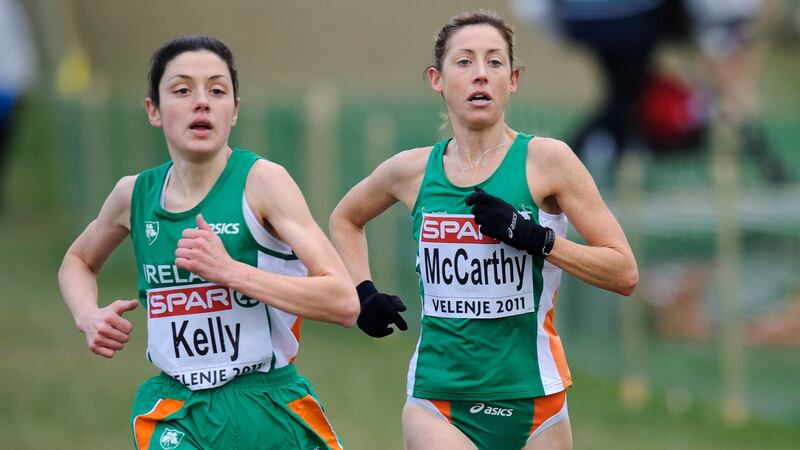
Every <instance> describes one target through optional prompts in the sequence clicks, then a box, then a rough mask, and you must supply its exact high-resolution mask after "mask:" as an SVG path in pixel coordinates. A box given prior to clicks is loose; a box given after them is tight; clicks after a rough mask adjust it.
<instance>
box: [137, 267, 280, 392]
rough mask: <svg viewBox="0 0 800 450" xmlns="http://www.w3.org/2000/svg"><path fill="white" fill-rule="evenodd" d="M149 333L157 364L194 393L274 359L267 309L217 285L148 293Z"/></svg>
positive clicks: (211, 284) (260, 366)
mask: <svg viewBox="0 0 800 450" xmlns="http://www.w3.org/2000/svg"><path fill="white" fill-rule="evenodd" d="M258 306H261V307H260V308H257V307H258ZM147 330H148V355H149V356H150V359H151V360H152V362H153V363H154V364H155V365H156V367H158V368H159V369H161V370H163V371H164V372H165V373H167V374H168V375H170V376H172V377H173V378H175V379H176V380H178V381H180V382H181V383H183V384H184V385H186V386H187V387H189V388H190V389H205V388H209V387H215V386H220V385H222V384H225V383H226V382H228V381H230V380H231V379H233V378H234V377H235V376H237V375H241V374H244V373H248V372H251V371H255V370H258V369H260V368H262V367H264V366H265V365H266V364H267V363H268V362H269V361H270V358H271V357H272V345H271V341H270V335H269V326H268V319H267V317H266V308H264V307H263V305H261V304H260V302H258V301H256V300H253V299H250V298H248V297H245V296H243V295H242V294H241V293H239V292H237V291H234V290H233V289H230V288H228V287H225V286H220V285H217V284H214V283H202V284H191V285H183V286H173V287H163V288H155V289H149V290H148V291H147Z"/></svg>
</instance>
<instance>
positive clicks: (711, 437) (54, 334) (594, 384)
mask: <svg viewBox="0 0 800 450" xmlns="http://www.w3.org/2000/svg"><path fill="white" fill-rule="evenodd" d="M64 228H65V227H64V226H63V225H62V224H61V223H60V221H59V219H58V218H52V217H47V216H44V215H39V216H29V217H11V216H9V215H6V216H5V217H4V219H3V220H2V222H0V248H2V249H3V258H2V260H1V261H2V262H1V263H0V282H1V283H2V286H3V287H4V289H3V301H2V302H1V303H0V308H1V310H0V338H2V342H3V343H4V345H3V347H2V350H0V352H2V359H3V361H4V363H3V365H2V369H1V370H0V386H2V387H0V390H1V391H0V398H1V399H2V401H0V448H3V449H19V450H24V449H45V448H46V449H87V450H89V449H117V448H129V447H130V445H131V438H130V432H129V425H128V414H129V408H130V403H131V399H132V397H133V395H134V392H135V390H136V388H137V387H138V385H139V384H140V383H141V382H142V381H143V380H144V379H145V378H146V377H148V376H151V375H153V374H155V370H154V369H153V367H151V366H149V365H147V363H146V362H145V360H144V348H145V341H146V337H145V332H144V325H145V324H144V320H143V319H144V316H143V314H142V313H141V311H136V312H134V313H133V314H132V320H133V322H134V326H135V331H134V333H133V338H132V342H131V343H130V344H129V345H128V347H127V348H126V349H125V350H124V351H123V352H122V353H120V354H119V355H118V356H117V357H115V358H114V359H113V360H105V359H102V358H100V357H96V356H94V355H93V354H91V353H90V352H89V351H88V350H87V349H86V345H85V341H84V339H83V336H82V335H80V334H79V333H78V332H77V331H75V329H74V326H73V324H72V320H71V318H70V316H69V313H68V311H67V310H66V308H65V306H64V305H63V303H62V301H61V299H60V297H59V295H58V291H57V286H56V271H57V269H58V264H59V261H60V257H61V255H62V253H63V251H64V250H65V249H66V246H67V239H68V236H66V233H64V232H62V231H60V230H62V229H64ZM130 257H131V255H130V248H129V246H128V245H127V244H125V245H124V246H123V247H122V248H121V250H120V251H119V252H118V254H116V255H115V256H114V257H112V259H111V260H110V261H109V262H108V264H107V267H106V270H105V272H104V273H103V275H102V276H101V296H102V298H103V301H104V302H107V301H111V300H113V299H116V298H129V297H130V296H131V295H132V294H133V293H134V281H133V277H132V275H131V272H130V270H131V266H132V263H131V260H130ZM411 301H413V300H411V299H409V302H411ZM415 338H416V337H415V336H413V335H412V332H409V333H406V334H404V335H402V336H394V337H392V338H390V339H385V340H374V339H370V338H367V337H366V336H364V335H363V334H361V333H360V331H359V330H357V329H343V328H339V327H335V326H332V325H326V324H318V323H310V322H307V323H306V324H305V326H304V328H303V341H302V343H303V345H302V349H301V352H300V357H299V359H298V366H299V369H300V371H301V372H302V373H303V374H304V375H306V376H307V377H308V378H309V379H310V380H311V381H312V383H313V384H314V385H315V387H316V390H317V392H318V394H319V395H320V397H321V398H322V400H323V402H324V403H325V405H326V407H327V408H328V411H329V414H330V417H331V420H332V422H333V424H334V425H335V427H336V429H337V431H338V433H339V434H340V436H341V437H342V439H343V440H344V443H345V444H346V445H347V447H348V448H351V449H364V450H371V449H387V450H388V449H399V448H402V444H401V432H400V410H401V407H402V404H403V400H404V385H405V371H406V365H407V361H408V358H409V356H410V354H411V352H412V351H413V346H414V344H415ZM567 348H568V351H569V342H567ZM576 359H578V360H580V361H576V362H577V363H576V364H573V376H574V379H575V386H574V387H573V388H572V389H571V390H570V393H569V405H570V416H571V420H572V423H573V427H574V439H575V448H576V449H643V448H647V449H704V450H708V449H793V448H797V443H798V442H800V429H798V427H797V426H796V424H791V423H788V424H783V425H781V424H776V423H766V422H764V421H763V420H761V419H756V420H754V421H752V422H751V423H750V424H749V425H747V426H746V427H743V428H729V427H727V426H725V425H723V424H722V423H721V422H720V419H719V416H718V413H717V411H716V409H714V407H713V405H712V404H710V403H708V404H707V403H705V402H704V401H702V399H701V400H700V401H698V402H695V403H694V404H693V405H692V406H691V408H689V409H688V410H687V411H686V412H685V413H682V414H680V415H675V414H673V413H670V412H669V411H670V408H668V407H667V406H666V404H665V401H664V398H665V396H664V395H663V391H660V390H659V389H658V388H656V390H654V392H653V394H652V398H653V401H651V402H650V404H649V405H648V407H647V408H646V409H645V410H644V411H642V412H640V413H629V412H625V411H624V410H623V409H622V408H621V407H620V406H619V403H618V401H617V381H616V379H615V378H614V377H613V376H608V375H603V371H602V370H586V369H585V368H584V367H585V364H588V367H590V368H591V364H592V363H591V359H590V358H586V357H583V356H580V355H578V354H576ZM670 367H672V366H670ZM672 369H673V370H674V369H675V368H674V367H672Z"/></svg>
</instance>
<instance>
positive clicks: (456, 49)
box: [453, 48, 505, 53]
mask: <svg viewBox="0 0 800 450" xmlns="http://www.w3.org/2000/svg"><path fill="white" fill-rule="evenodd" d="M503 50H505V49H502V48H490V49H489V50H487V51H486V53H496V52H502V51H503ZM453 51H454V52H467V53H475V50H473V49H471V48H454V49H453Z"/></svg>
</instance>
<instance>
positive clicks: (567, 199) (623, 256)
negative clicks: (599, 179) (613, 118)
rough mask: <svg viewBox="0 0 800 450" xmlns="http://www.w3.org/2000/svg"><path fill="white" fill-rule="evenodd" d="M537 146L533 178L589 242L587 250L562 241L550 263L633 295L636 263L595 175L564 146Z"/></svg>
mask: <svg viewBox="0 0 800 450" xmlns="http://www.w3.org/2000/svg"><path fill="white" fill-rule="evenodd" d="M531 145H536V146H537V147H536V148H535V149H531V150H532V151H529V152H528V155H529V157H528V171H529V173H534V174H535V175H534V176H533V177H531V178H532V179H536V178H535V177H536V176H539V177H541V178H540V180H543V182H542V183H541V184H539V186H541V187H542V192H541V194H543V196H544V195H546V196H548V197H550V198H552V199H553V200H554V201H555V204H556V205H557V206H556V207H557V208H560V209H561V210H562V211H563V212H565V213H566V215H567V217H568V218H569V220H570V221H571V222H572V224H573V226H574V227H575V229H576V230H577V231H578V233H579V234H580V235H581V236H582V237H583V238H584V240H585V241H586V245H583V244H578V243H575V242H572V241H570V240H568V239H565V238H561V237H557V238H556V241H555V245H554V246H553V249H552V251H551V253H550V256H549V257H548V258H547V260H548V261H549V262H550V263H552V264H554V265H555V266H557V267H559V268H561V269H563V270H565V271H566V272H568V273H570V274H572V275H574V276H575V277H577V278H579V279H580V280H583V281H585V282H587V283H589V284H592V285H594V286H597V287H600V288H603V289H607V290H609V291H612V292H616V293H619V294H622V295H626V296H627V295H630V294H632V293H633V291H634V289H635V288H636V285H637V283H638V281H639V270H638V268H637V267H636V260H635V258H634V256H633V252H632V251H631V248H630V246H629V245H628V241H627V239H626V238H625V233H624V232H623V231H622V227H621V226H620V225H619V223H618V222H617V220H616V218H614V215H613V214H611V211H609V209H608V207H607V206H606V204H605V202H603V199H602V198H601V197H600V193H599V192H598V190H597V186H596V185H595V183H594V180H592V177H591V175H590V174H589V172H588V171H587V170H586V168H585V167H584V166H583V164H581V162H580V161H579V160H578V158H577V157H576V156H575V154H574V153H572V151H571V150H570V149H569V147H567V146H566V145H565V144H564V143H562V142H560V141H556V140H552V139H534V140H532V141H531ZM532 194H534V195H535V194H536V189H534V192H532ZM546 201H547V200H545V202H546Z"/></svg>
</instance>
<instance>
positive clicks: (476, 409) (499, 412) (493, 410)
mask: <svg viewBox="0 0 800 450" xmlns="http://www.w3.org/2000/svg"><path fill="white" fill-rule="evenodd" d="M469 412H471V413H472V414H478V413H480V412H482V413H483V414H486V415H487V416H502V417H511V415H512V414H514V408H497V407H495V406H486V405H484V404H483V403H476V404H475V405H473V406H472V408H470V409H469Z"/></svg>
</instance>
